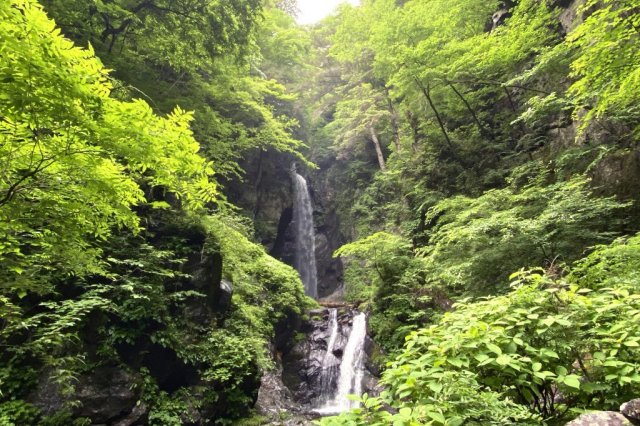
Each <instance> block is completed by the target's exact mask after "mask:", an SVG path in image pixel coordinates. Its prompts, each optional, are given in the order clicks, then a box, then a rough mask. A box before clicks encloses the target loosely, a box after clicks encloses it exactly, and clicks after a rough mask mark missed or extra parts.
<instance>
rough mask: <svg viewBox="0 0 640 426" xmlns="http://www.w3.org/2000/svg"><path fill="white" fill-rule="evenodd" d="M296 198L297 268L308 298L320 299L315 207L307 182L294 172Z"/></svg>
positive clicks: (294, 207)
mask: <svg viewBox="0 0 640 426" xmlns="http://www.w3.org/2000/svg"><path fill="white" fill-rule="evenodd" d="M292 176H293V183H294V190H293V193H294V194H293V195H294V197H295V200H294V204H293V221H294V222H295V228H296V252H295V267H296V270H297V271H298V273H299V274H300V279H302V283H303V284H304V291H305V293H306V294H307V296H310V297H313V298H314V299H317V298H318V271H317V267H316V235H315V227H314V225H313V206H312V205H311V196H310V195H309V188H308V187H307V181H306V180H305V179H304V178H303V177H302V176H300V175H299V174H298V173H296V171H295V170H292Z"/></svg>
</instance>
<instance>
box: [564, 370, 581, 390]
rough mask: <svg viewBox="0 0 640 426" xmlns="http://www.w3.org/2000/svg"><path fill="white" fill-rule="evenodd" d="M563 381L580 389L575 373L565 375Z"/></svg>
mask: <svg viewBox="0 0 640 426" xmlns="http://www.w3.org/2000/svg"><path fill="white" fill-rule="evenodd" d="M563 383H564V384H565V385H567V386H569V387H571V388H574V389H580V377H579V376H576V375H573V374H571V375H569V376H566V377H565V378H564V380H563Z"/></svg>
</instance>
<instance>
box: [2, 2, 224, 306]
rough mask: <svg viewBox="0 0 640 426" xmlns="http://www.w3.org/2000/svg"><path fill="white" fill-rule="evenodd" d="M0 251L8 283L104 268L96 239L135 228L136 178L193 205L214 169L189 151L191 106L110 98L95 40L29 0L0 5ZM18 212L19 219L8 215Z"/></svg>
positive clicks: (206, 194) (17, 287) (203, 195)
mask: <svg viewBox="0 0 640 426" xmlns="http://www.w3.org/2000/svg"><path fill="white" fill-rule="evenodd" d="M0 16H1V17H2V24H0V33H1V34H2V38H1V39H0V40H1V46H0V48H1V49H2V50H3V51H4V52H6V54H4V55H3V56H2V59H0V79H2V81H3V84H2V97H0V108H1V109H2V111H3V113H2V117H1V120H0V138H1V140H2V144H1V147H0V163H1V165H2V176H1V180H0V227H1V229H2V235H3V238H2V242H1V243H0V261H2V263H3V265H5V266H6V268H3V271H2V279H3V281H5V282H6V283H7V284H8V285H7V286H6V287H5V288H8V289H10V290H9V293H8V294H15V293H18V294H19V295H20V296H24V295H25V294H26V293H27V292H45V293H46V292H47V291H49V289H50V288H49V283H48V282H47V280H48V279H49V277H50V275H51V272H52V271H56V270H57V271H65V273H68V274H75V275H80V276H82V275H87V274H91V273H96V272H99V271H101V265H100V263H99V262H98V261H97V258H98V256H99V254H100V249H99V248H98V247H97V244H96V242H98V241H104V240H106V239H108V238H109V237H110V235H111V233H112V230H113V229H114V228H120V229H122V228H128V229H130V230H132V231H134V232H136V231H138V229H139V223H138V219H137V217H136V215H135V213H134V212H133V210H132V207H133V206H135V205H138V204H140V203H142V202H143V201H144V200H145V197H144V193H143V189H142V187H141V186H142V185H144V186H145V187H147V186H149V185H153V186H162V187H164V188H166V189H167V190H168V191H171V192H173V193H174V194H175V195H176V196H178V197H180V198H181V199H182V200H183V201H184V205H185V206H186V207H189V208H194V209H195V208H198V207H199V206H202V204H203V203H204V202H209V201H212V200H213V199H214V197H215V195H216V189H215V185H214V184H213V183H212V182H210V181H209V179H208V176H209V175H211V174H212V168H211V165H210V164H209V163H207V162H206V161H205V160H204V159H203V158H202V157H200V156H199V155H198V151H199V145H198V143H197V142H196V141H195V140H194V139H193V137H192V134H191V131H190V130H189V122H190V120H191V114H189V113H186V112H184V111H182V110H180V109H176V110H175V111H174V112H173V113H172V114H170V115H169V116H167V117H165V118H161V117H158V116H156V115H154V114H153V113H152V111H151V109H150V108H149V106H148V105H147V104H146V103H145V102H143V101H141V100H136V101H132V102H120V101H117V100H115V99H112V98H110V97H109V94H110V90H111V85H110V84H109V83H108V81H107V73H106V70H104V68H103V67H102V66H101V65H100V62H99V60H98V59H96V58H95V57H94V55H93V51H92V50H82V49H79V48H77V47H74V46H73V44H72V43H71V42H69V41H68V40H65V39H63V38H62V37H61V36H60V35H59V30H57V29H56V28H55V26H54V23H53V22H52V21H51V20H49V19H47V17H46V16H45V14H44V13H43V12H42V10H41V8H40V7H39V6H37V5H36V4H35V3H34V2H32V1H27V2H22V1H19V2H18V1H16V2H9V3H4V4H3V6H2V7H1V8H0ZM14 218H20V220H12V219H14Z"/></svg>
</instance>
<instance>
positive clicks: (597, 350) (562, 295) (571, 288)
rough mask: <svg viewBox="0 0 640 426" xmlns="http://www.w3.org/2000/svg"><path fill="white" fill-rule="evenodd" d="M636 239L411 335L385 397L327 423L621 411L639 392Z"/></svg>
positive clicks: (525, 278)
mask: <svg viewBox="0 0 640 426" xmlns="http://www.w3.org/2000/svg"><path fill="white" fill-rule="evenodd" d="M638 238H639V237H637V236H636V237H633V238H631V239H629V240H628V241H625V240H620V241H617V242H615V243H613V244H612V245H610V246H601V247H599V248H598V249H597V250H595V251H594V253H592V254H591V255H590V256H588V257H587V258H585V259H584V260H583V261H581V262H580V263H579V264H578V266H577V267H576V268H575V270H574V271H572V273H571V274H569V275H568V276H567V278H565V279H563V278H554V277H552V276H549V275H547V274H545V273H544V271H528V272H527V271H521V272H519V273H516V274H513V276H512V278H514V279H515V281H514V282H513V283H512V286H513V287H514V290H513V291H512V292H511V293H509V294H507V295H504V296H499V297H490V298H487V299H486V300H480V301H475V302H461V303H458V304H457V305H456V306H455V311H452V312H449V313H446V314H445V315H444V316H443V317H442V318H441V319H440V320H439V321H438V322H437V323H436V324H434V325H432V326H430V327H428V328H425V329H422V330H420V331H417V332H413V333H411V334H410V335H409V336H408V337H407V343H406V345H405V348H404V351H403V353H402V354H401V355H399V356H398V357H397V358H396V359H395V360H394V361H393V362H392V363H390V364H389V368H388V370H387V371H386V372H385V373H384V375H383V383H384V384H385V385H386V387H387V391H386V392H385V393H383V395H382V396H381V399H371V400H370V399H368V398H367V397H366V396H365V397H364V398H363V407H362V408H360V409H356V410H354V411H352V412H351V413H349V414H345V415H343V416H341V417H339V418H336V419H327V420H324V421H323V423H322V424H327V425H329V424H384V422H385V421H387V422H389V421H400V422H402V421H404V422H406V423H399V424H437V425H441V424H463V423H465V422H468V421H471V423H470V424H475V423H473V422H474V421H477V422H478V424H514V423H520V422H523V423H525V424H539V423H540V420H535V419H536V418H535V417H532V416H531V415H527V414H526V413H525V411H526V410H528V409H529V408H530V409H531V411H532V412H534V413H536V414H537V415H540V416H542V417H543V418H544V419H545V420H548V421H552V422H555V421H560V420H563V419H565V416H569V417H570V416H573V415H576V414H577V413H579V412H581V411H582V410H588V409H594V408H596V409H615V408H617V407H618V406H619V405H620V403H622V402H624V401H626V400H628V399H630V398H633V396H634V395H636V394H637V392H638V391H640V389H639V387H640V374H639V372H640V370H639V369H640V364H638V347H640V343H639V342H640V328H639V327H638V324H637V318H638V317H639V316H640V293H638V286H637V279H636V276H637V268H636V267H637V265H636V263H637V258H638V253H639V252H640V245H639V242H640V240H639V239H638ZM634 259H635V260H636V262H635V263H634ZM630 262H631V266H628V265H629V263H630ZM603 270H611V272H612V277H611V278H609V277H608V275H607V274H605V275H603V273H602V272H603ZM558 395H562V398H560V399H559V398H558ZM383 402H385V403H388V404H391V406H392V407H394V408H397V409H399V410H400V411H399V414H397V415H395V416H392V415H391V414H389V413H386V412H384V411H381V404H382V403H383ZM514 403H515V404H520V407H521V408H519V409H518V408H517V406H516V405H515V404H514ZM474 407H475V408H474ZM478 409H480V411H475V410H478ZM472 413H473V414H472ZM500 414H503V415H504V416H503V417H501V416H500ZM481 419H482V420H481ZM412 421H413V422H414V423H411V422H412ZM367 422H370V423H367ZM491 422H493V423H491ZM465 424H466V423H465Z"/></svg>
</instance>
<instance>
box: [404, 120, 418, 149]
mask: <svg viewBox="0 0 640 426" xmlns="http://www.w3.org/2000/svg"><path fill="white" fill-rule="evenodd" d="M406 114H407V121H409V126H411V133H412V137H413V141H412V143H411V148H412V149H413V152H414V153H417V152H418V146H419V145H420V127H419V126H420V123H418V117H416V115H415V114H414V113H412V112H411V111H407V113H406Z"/></svg>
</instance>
